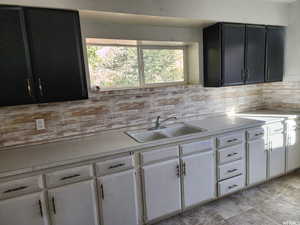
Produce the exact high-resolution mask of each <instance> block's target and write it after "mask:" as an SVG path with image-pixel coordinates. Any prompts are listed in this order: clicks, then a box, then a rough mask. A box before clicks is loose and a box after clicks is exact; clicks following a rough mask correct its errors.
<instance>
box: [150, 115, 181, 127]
mask: <svg viewBox="0 0 300 225" xmlns="http://www.w3.org/2000/svg"><path fill="white" fill-rule="evenodd" d="M172 119H174V120H177V117H176V116H172V117H169V118H167V119H165V120H163V121H160V116H158V117H157V118H156V121H155V127H152V128H150V129H149V130H158V129H162V128H165V127H164V126H161V124H162V123H164V122H166V121H168V120H172Z"/></svg>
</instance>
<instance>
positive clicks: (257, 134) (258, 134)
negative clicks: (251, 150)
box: [254, 132, 264, 137]
mask: <svg viewBox="0 0 300 225" xmlns="http://www.w3.org/2000/svg"><path fill="white" fill-rule="evenodd" d="M263 134H264V133H263V132H261V133H256V134H255V135H254V136H255V137H257V136H260V135H263Z"/></svg>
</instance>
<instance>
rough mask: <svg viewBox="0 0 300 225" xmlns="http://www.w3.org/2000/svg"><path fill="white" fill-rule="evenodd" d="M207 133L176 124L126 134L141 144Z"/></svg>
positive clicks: (201, 129) (189, 126)
mask: <svg viewBox="0 0 300 225" xmlns="http://www.w3.org/2000/svg"><path fill="white" fill-rule="evenodd" d="M204 131H207V130H206V129H203V128H198V127H193V126H191V125H187V124H176V125H173V126H170V127H166V128H162V129H158V130H136V131H127V132H125V133H126V134H127V135H128V136H130V137H131V138H133V139H134V140H136V141H137V142H140V143H145V142H150V141H156V140H160V139H164V138H172V137H179V136H183V135H188V134H194V133H200V132H204Z"/></svg>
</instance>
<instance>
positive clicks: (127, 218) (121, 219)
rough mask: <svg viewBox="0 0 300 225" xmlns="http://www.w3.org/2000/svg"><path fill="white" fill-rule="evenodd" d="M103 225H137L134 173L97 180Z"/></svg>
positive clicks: (123, 173) (129, 172) (113, 175)
mask: <svg viewBox="0 0 300 225" xmlns="http://www.w3.org/2000/svg"><path fill="white" fill-rule="evenodd" d="M99 186H100V193H101V196H100V197H101V200H100V201H101V208H102V220H103V225H138V222H139V219H138V207H137V189H136V176H135V171H134V170H130V171H125V172H121V173H116V174H112V175H107V176H104V177H101V178H99Z"/></svg>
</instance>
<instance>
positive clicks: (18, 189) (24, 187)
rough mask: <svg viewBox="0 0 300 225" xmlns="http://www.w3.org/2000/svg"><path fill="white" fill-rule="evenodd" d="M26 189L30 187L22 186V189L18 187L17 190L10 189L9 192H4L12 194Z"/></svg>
mask: <svg viewBox="0 0 300 225" xmlns="http://www.w3.org/2000/svg"><path fill="white" fill-rule="evenodd" d="M26 188H28V186H21V187H17V188H12V189H8V190H6V191H4V192H3V193H4V194H8V193H11V192H16V191H21V190H24V189H26Z"/></svg>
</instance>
